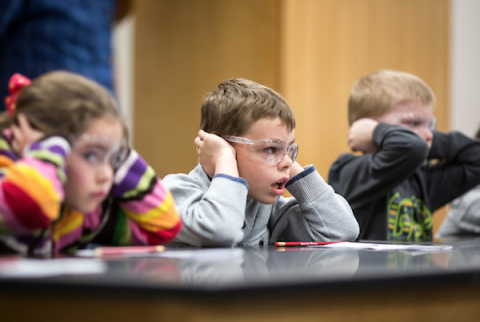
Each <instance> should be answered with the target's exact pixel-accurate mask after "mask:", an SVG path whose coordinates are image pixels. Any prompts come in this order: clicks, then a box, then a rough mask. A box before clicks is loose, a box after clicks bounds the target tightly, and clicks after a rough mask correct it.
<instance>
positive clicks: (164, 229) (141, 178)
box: [111, 150, 182, 245]
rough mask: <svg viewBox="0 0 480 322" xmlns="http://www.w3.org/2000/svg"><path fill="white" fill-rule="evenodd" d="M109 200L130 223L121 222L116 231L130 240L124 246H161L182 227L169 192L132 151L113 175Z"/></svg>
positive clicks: (151, 170)
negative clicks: (121, 210) (116, 200)
mask: <svg viewBox="0 0 480 322" xmlns="http://www.w3.org/2000/svg"><path fill="white" fill-rule="evenodd" d="M111 196H112V197H114V198H116V199H119V201H120V205H121V207H122V208H123V211H124V213H125V214H126V215H127V216H128V218H129V219H130V220H129V221H128V225H127V224H126V223H125V222H124V223H123V226H122V227H118V229H119V230H120V231H123V233H122V234H125V235H126V236H129V237H130V241H126V243H130V244H134V245H135V244H150V245H152V244H162V243H165V242H167V241H169V240H171V239H173V238H174V237H175V236H176V235H177V234H178V232H179V231H180V229H181V227H182V223H181V220H180V215H179V214H178V212H177V210H176V206H175V202H174V200H173V197H172V195H171V193H170V191H168V189H166V188H165V187H164V185H163V183H162V181H161V180H160V179H158V178H157V177H156V174H155V172H154V171H153V169H152V168H151V167H150V166H149V165H148V164H147V163H146V162H145V161H144V160H143V159H142V158H141V157H140V156H139V155H138V153H136V152H135V151H133V150H132V151H131V152H130V155H129V156H128V158H127V160H126V161H125V162H124V164H122V166H121V167H120V168H119V169H118V170H117V172H116V174H115V178H114V185H113V187H112V191H111ZM118 225H121V223H118ZM139 229H140V230H139ZM127 239H128V238H127ZM124 241H125V239H124Z"/></svg>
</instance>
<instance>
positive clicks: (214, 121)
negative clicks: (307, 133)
mask: <svg viewBox="0 0 480 322" xmlns="http://www.w3.org/2000/svg"><path fill="white" fill-rule="evenodd" d="M276 117H280V119H281V120H282V124H283V125H285V126H286V127H287V128H288V130H289V131H291V130H293V129H294V128H295V117H294V115H293V111H292V109H291V108H290V106H289V105H288V103H287V101H286V100H285V99H284V98H283V97H282V96H281V95H280V94H278V93H277V92H275V91H274V90H272V89H270V88H268V87H266V86H263V85H260V84H258V83H255V82H252V81H250V80H247V79H242V78H233V79H227V80H225V81H223V82H221V83H220V84H219V85H218V86H217V87H216V88H215V89H214V91H213V92H211V93H208V94H207V95H206V96H205V99H204V101H203V104H202V108H201V121H200V128H201V129H202V130H204V131H206V132H209V133H214V134H219V135H220V134H224V135H242V134H244V133H246V132H247V131H248V130H249V129H250V127H251V126H252V124H253V123H254V122H256V121H258V120H259V119H262V118H276Z"/></svg>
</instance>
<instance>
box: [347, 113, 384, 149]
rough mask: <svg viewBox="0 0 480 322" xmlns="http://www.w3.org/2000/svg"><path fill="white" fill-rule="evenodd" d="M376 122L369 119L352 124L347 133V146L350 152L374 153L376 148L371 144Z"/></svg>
mask: <svg viewBox="0 0 480 322" xmlns="http://www.w3.org/2000/svg"><path fill="white" fill-rule="evenodd" d="M377 125H378V122H377V121H375V120H372V119H370V118H363V119H359V120H357V121H355V122H353V123H352V126H351V127H350V131H349V132H348V146H349V147H350V149H352V151H354V152H355V151H360V152H363V153H376V152H377V151H378V147H377V146H376V145H375V143H373V130H375V127H376V126H377Z"/></svg>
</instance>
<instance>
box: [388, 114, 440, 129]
mask: <svg viewBox="0 0 480 322" xmlns="http://www.w3.org/2000/svg"><path fill="white" fill-rule="evenodd" d="M391 124H395V125H401V126H404V127H406V128H408V129H410V130H412V131H413V132H415V133H419V132H421V131H423V130H425V129H429V130H430V131H431V132H433V131H435V130H436V128H437V119H436V118H435V117H434V116H432V117H431V118H425V117H423V116H421V115H415V114H413V113H406V114H396V115H393V116H392V122H391Z"/></svg>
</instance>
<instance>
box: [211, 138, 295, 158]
mask: <svg viewBox="0 0 480 322" xmlns="http://www.w3.org/2000/svg"><path fill="white" fill-rule="evenodd" d="M221 137H222V138H223V139H224V140H226V141H229V142H235V143H240V144H243V146H244V147H245V148H246V149H247V151H248V152H249V155H251V156H253V157H255V158H257V159H260V160H263V161H265V162H267V163H270V164H273V165H277V164H279V163H280V161H282V160H283V158H284V157H285V155H288V157H289V158H290V159H291V160H292V163H293V162H295V160H296V159H297V155H298V144H297V143H294V144H292V145H286V144H285V143H283V142H281V141H275V140H250V139H247V138H243V137H239V136H231V135H221Z"/></svg>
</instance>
